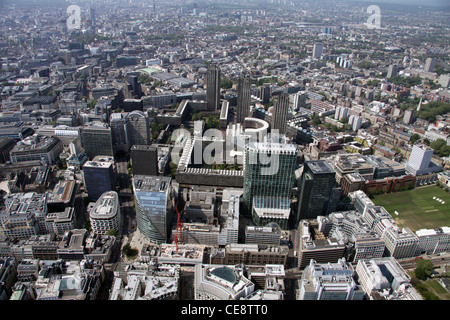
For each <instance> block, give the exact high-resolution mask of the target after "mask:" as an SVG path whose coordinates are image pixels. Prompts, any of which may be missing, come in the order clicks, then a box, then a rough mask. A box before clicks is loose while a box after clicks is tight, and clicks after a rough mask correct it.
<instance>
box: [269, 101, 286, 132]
mask: <svg viewBox="0 0 450 320" xmlns="http://www.w3.org/2000/svg"><path fill="white" fill-rule="evenodd" d="M288 112H289V94H287V93H282V94H281V95H280V96H279V97H278V99H277V101H276V103H275V106H274V107H273V113H272V127H271V129H272V130H278V132H279V133H280V134H285V132H286V127H287V116H288Z"/></svg>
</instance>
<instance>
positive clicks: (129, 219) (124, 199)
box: [116, 155, 136, 235]
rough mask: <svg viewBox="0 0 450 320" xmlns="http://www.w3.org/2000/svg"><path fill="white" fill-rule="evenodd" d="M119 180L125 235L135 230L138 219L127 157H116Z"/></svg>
mask: <svg viewBox="0 0 450 320" xmlns="http://www.w3.org/2000/svg"><path fill="white" fill-rule="evenodd" d="M116 168H117V179H118V184H119V199H120V205H121V207H122V214H123V234H124V235H125V234H128V230H131V231H132V230H134V228H135V221H136V217H135V214H134V212H133V201H134V200H133V192H132V190H131V189H130V179H129V177H128V169H127V158H126V157H125V155H117V156H116Z"/></svg>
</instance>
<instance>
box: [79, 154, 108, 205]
mask: <svg viewBox="0 0 450 320" xmlns="http://www.w3.org/2000/svg"><path fill="white" fill-rule="evenodd" d="M82 170H83V177H84V185H85V187H86V190H87V193H88V196H89V199H90V200H91V201H96V200H98V198H100V196H101V195H102V194H103V193H105V192H107V191H114V190H115V189H116V178H115V176H116V174H115V163H114V158H113V157H107V156H105V157H96V158H94V160H93V161H87V162H86V163H85V164H84V165H83V168H82Z"/></svg>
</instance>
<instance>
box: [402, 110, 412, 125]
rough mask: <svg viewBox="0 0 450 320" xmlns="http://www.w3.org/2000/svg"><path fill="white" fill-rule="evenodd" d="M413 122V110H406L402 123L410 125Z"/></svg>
mask: <svg viewBox="0 0 450 320" xmlns="http://www.w3.org/2000/svg"><path fill="white" fill-rule="evenodd" d="M413 122H414V109H408V110H406V111H405V115H404V116H403V123H405V124H411V123H413Z"/></svg>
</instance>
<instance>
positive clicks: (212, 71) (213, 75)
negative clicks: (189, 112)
mask: <svg viewBox="0 0 450 320" xmlns="http://www.w3.org/2000/svg"><path fill="white" fill-rule="evenodd" d="M220 74H221V72H220V68H219V67H218V66H216V65H214V64H210V65H209V66H208V71H207V73H206V105H207V108H208V110H219V108H220V79H221V75H220Z"/></svg>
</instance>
